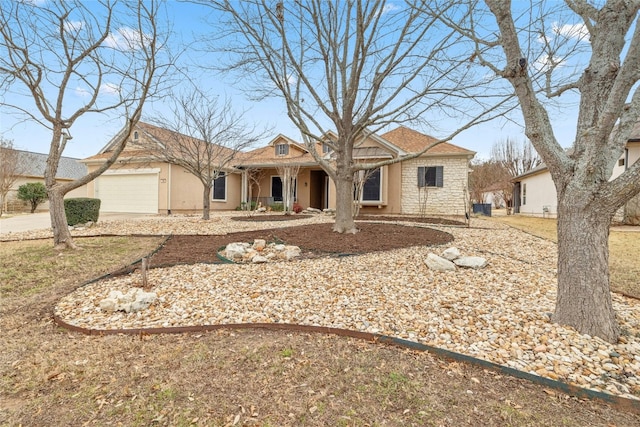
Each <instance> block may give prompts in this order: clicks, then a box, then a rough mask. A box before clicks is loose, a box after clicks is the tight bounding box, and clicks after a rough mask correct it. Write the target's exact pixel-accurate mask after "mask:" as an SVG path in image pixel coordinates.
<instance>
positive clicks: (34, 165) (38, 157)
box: [4, 150, 87, 212]
mask: <svg viewBox="0 0 640 427" xmlns="http://www.w3.org/2000/svg"><path fill="white" fill-rule="evenodd" d="M16 151H17V152H18V162H17V164H18V166H19V172H18V179H17V180H16V182H15V183H14V184H13V185H12V186H11V189H10V190H9V193H8V194H7V197H6V199H5V201H4V204H5V206H4V207H5V209H4V210H5V211H6V212H24V211H26V212H28V211H29V209H30V207H29V205H28V203H26V202H23V201H22V200H20V199H18V197H17V193H18V187H20V186H21V185H23V184H26V183H27V182H41V183H43V184H44V170H45V168H46V164H47V157H48V155H47V154H41V153H33V152H31V151H23V150H16ZM86 174H87V166H86V165H84V164H83V163H80V162H79V161H78V159H74V158H71V157H61V158H60V163H59V165H58V175H57V176H56V179H58V180H59V181H62V182H65V181H73V180H74V179H78V178H81V177H83V176H85V175H86ZM70 197H87V186H86V185H83V186H82V187H79V188H76V189H75V190H73V191H70V192H69V193H67V194H66V196H65V198H70ZM48 210H49V203H48V202H45V203H42V204H41V205H39V206H38V211H48Z"/></svg>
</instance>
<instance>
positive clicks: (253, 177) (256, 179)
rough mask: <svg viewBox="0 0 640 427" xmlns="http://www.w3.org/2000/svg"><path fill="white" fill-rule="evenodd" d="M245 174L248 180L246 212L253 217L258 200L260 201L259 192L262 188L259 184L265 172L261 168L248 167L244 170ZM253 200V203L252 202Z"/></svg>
mask: <svg viewBox="0 0 640 427" xmlns="http://www.w3.org/2000/svg"><path fill="white" fill-rule="evenodd" d="M245 170H246V172H247V178H248V184H249V185H248V187H249V188H248V194H247V196H248V199H247V201H248V204H249V205H248V207H247V210H248V211H249V216H253V215H254V214H255V212H256V210H257V209H258V200H260V192H261V191H262V187H261V185H260V183H261V182H262V179H263V178H264V175H265V172H264V169H262V168H252V167H249V168H247V169H245ZM254 189H255V190H256V191H255V195H254ZM254 199H255V202H254Z"/></svg>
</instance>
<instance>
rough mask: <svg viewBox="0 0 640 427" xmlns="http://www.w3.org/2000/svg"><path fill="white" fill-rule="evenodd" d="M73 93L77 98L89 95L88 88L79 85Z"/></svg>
mask: <svg viewBox="0 0 640 427" xmlns="http://www.w3.org/2000/svg"><path fill="white" fill-rule="evenodd" d="M74 93H75V94H76V96H77V97H79V98H86V97H88V96H90V95H91V94H90V93H89V91H88V90H86V89H85V88H83V87H80V86H78V87H76V88H75V90H74Z"/></svg>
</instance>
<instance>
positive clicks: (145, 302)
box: [100, 288, 158, 313]
mask: <svg viewBox="0 0 640 427" xmlns="http://www.w3.org/2000/svg"><path fill="white" fill-rule="evenodd" d="M157 297H158V296H157V295H156V294H155V293H154V292H145V291H143V290H142V289H140V288H135V289H131V290H129V292H127V293H122V292H121V291H111V292H109V296H108V297H107V298H105V299H103V300H102V301H100V308H101V309H102V310H104V311H107V312H114V311H124V312H126V313H135V312H138V311H141V310H145V309H147V308H149V306H150V305H151V304H153V303H154V302H155V300H156V299H157Z"/></svg>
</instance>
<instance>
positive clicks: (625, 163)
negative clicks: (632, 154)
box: [624, 148, 629, 171]
mask: <svg viewBox="0 0 640 427" xmlns="http://www.w3.org/2000/svg"><path fill="white" fill-rule="evenodd" d="M628 168H629V149H628V148H625V149H624V170H625V171H626V170H627V169H628Z"/></svg>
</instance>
